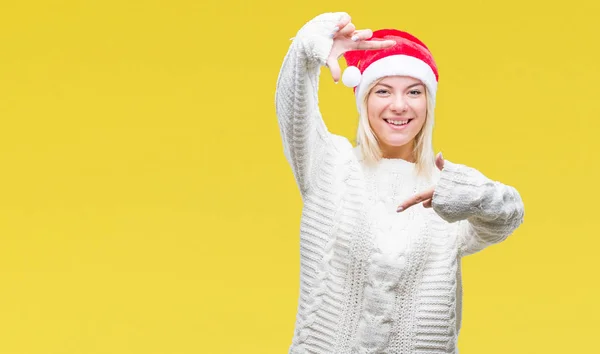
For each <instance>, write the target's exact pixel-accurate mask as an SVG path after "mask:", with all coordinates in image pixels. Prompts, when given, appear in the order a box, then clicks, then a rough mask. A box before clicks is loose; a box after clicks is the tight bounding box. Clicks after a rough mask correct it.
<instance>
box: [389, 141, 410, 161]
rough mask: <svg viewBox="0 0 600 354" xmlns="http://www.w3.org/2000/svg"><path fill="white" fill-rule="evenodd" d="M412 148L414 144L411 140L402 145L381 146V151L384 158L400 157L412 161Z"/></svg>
mask: <svg viewBox="0 0 600 354" xmlns="http://www.w3.org/2000/svg"><path fill="white" fill-rule="evenodd" d="M380 146H381V145H380ZM413 150H414V145H413V143H412V142H411V143H408V144H404V145H402V146H381V153H382V157H383V158H384V159H402V160H406V161H408V162H413V163H414V162H415V161H416V159H415V156H414V154H413Z"/></svg>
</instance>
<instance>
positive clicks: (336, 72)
mask: <svg viewBox="0 0 600 354" xmlns="http://www.w3.org/2000/svg"><path fill="white" fill-rule="evenodd" d="M327 67H328V68H329V71H330V72H331V77H332V78H333V81H335V83H336V84H337V83H338V82H339V81H340V76H341V72H342V71H341V69H340V64H339V63H338V61H337V59H335V57H334V56H330V57H329V58H328V59H327Z"/></svg>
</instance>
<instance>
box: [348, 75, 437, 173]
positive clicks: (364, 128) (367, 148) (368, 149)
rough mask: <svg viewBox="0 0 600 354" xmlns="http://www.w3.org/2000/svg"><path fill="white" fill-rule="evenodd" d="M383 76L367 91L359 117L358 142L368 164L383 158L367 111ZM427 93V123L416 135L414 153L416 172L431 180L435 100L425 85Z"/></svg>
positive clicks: (433, 160) (433, 159)
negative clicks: (371, 95) (371, 96)
mask: <svg viewBox="0 0 600 354" xmlns="http://www.w3.org/2000/svg"><path fill="white" fill-rule="evenodd" d="M382 79H383V78H381V79H379V80H375V81H374V82H373V83H372V84H371V85H369V88H368V90H367V91H366V92H367V93H366V94H365V97H364V99H363V101H362V102H361V107H360V115H359V118H358V131H357V133H356V143H357V145H358V147H359V148H360V150H361V152H362V155H363V157H364V162H365V163H366V164H368V165H374V164H376V163H377V162H379V161H380V160H381V159H382V158H383V153H382V151H381V147H380V146H379V141H378V139H377V136H376V135H375V132H373V129H372V128H371V124H370V123H369V115H368V112H367V100H368V99H369V95H370V94H371V90H372V89H373V87H374V86H375V85H377V84H378V83H379V81H381V80H382ZM425 94H426V97H427V115H426V117H425V124H423V127H422V128H421V130H420V131H419V133H418V134H417V135H416V136H415V139H414V148H413V155H414V158H415V166H416V173H417V175H418V176H422V177H425V178H426V179H428V180H430V179H431V177H432V174H433V167H434V165H435V156H434V152H433V145H432V142H433V123H434V109H435V102H434V101H433V100H432V99H431V95H430V94H429V91H428V90H427V87H426V86H425Z"/></svg>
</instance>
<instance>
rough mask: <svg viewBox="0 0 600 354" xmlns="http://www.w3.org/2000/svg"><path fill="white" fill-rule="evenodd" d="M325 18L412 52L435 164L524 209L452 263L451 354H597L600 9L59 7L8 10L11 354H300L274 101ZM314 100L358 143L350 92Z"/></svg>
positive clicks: (4, 108)
mask: <svg viewBox="0 0 600 354" xmlns="http://www.w3.org/2000/svg"><path fill="white" fill-rule="evenodd" d="M327 11H346V12H348V13H350V14H351V15H352V16H353V20H354V23H355V24H356V25H357V27H359V28H367V27H368V28H372V29H377V28H382V27H396V28H399V29H404V30H408V31H409V32H412V33H414V34H415V35H417V36H418V37H419V38H421V39H422V40H423V41H424V42H425V43H426V44H427V45H428V46H429V47H430V49H431V50H432V52H433V54H434V56H435V58H436V60H437V63H438V65H439V70H440V86H439V91H438V106H437V109H436V114H437V117H436V118H437V123H436V124H437V125H436V130H435V137H434V138H435V141H434V144H435V148H436V150H441V151H442V152H443V153H444V156H445V157H446V158H447V159H448V160H450V161H453V162H458V163H463V164H466V165H469V166H472V167H475V168H477V169H479V170H480V171H482V172H483V173H484V174H486V175H487V176H488V177H490V178H492V179H495V180H499V181H502V182H504V183H506V184H510V185H513V186H515V187H516V188H517V189H518V190H519V191H520V193H521V195H522V197H523V200H524V202H525V207H526V215H525V223H524V224H523V225H522V226H521V228H520V229H518V230H517V232H516V233H515V234H514V235H513V236H511V237H510V238H509V239H508V240H507V241H506V242H504V243H502V244H500V245H497V246H493V247H491V248H489V249H487V250H485V251H483V252H482V253H479V254H477V255H473V256H470V257H467V258H465V259H464V260H463V267H464V269H463V272H464V274H463V276H464V279H463V280H464V292H465V293H464V313H463V315H464V318H463V329H462V331H461V336H460V341H459V348H460V351H461V354H462V353H464V354H468V353H486V354H493V353H502V354H506V353H584V352H586V353H589V352H591V351H593V350H596V349H597V347H598V345H597V335H598V332H599V330H600V325H599V324H598V323H599V321H598V318H599V317H600V310H599V306H598V299H600V290H599V289H600V284H599V282H598V271H599V270H600V269H599V268H600V267H599V266H598V265H599V264H598V258H599V256H598V254H599V251H598V249H599V247H600V241H599V238H598V236H599V234H600V233H599V231H598V229H599V225H598V221H599V217H598V214H597V211H598V205H597V203H598V201H599V200H600V195H599V193H598V187H597V181H598V179H599V177H600V175H599V173H598V171H599V168H598V157H597V151H598V149H600V137H599V136H598V133H599V129H598V128H599V127H600V123H599V119H600V108H599V105H598V93H599V89H598V82H599V80H600V69H599V68H598V65H599V64H598V63H600V54H599V52H598V44H597V36H598V33H599V32H600V31H599V29H600V28H599V26H598V24H597V19H598V16H599V14H600V5H599V2H598V1H595V0H587V1H584V0H573V1H567V2H561V3H553V2H547V1H542V0H538V1H522V0H518V1H517V0H507V1H502V2H490V3H486V2H482V1H474V0H471V1H467V0H457V1H425V2H423V1H396V2H390V1H386V2H365V1H345V2H337V3H335V2H323V1H315V0H303V1H287V2H286V1H278V2H272V1H270V0H256V1H231V0H223V1H215V0H210V1H202V0H200V1H198V0H197V1H189V0H186V1H184V0H170V1H166V0H164V1H123V0H120V1H115V0H110V1H108V0H104V1H91V0H89V1H68V0H64V1H3V2H2V4H1V5H0V124H1V128H0V168H1V172H0V354H34V353H35V354H51V353H57V354H58V353H60V354H88V353H89V354H92V353H94V354H95V353H107V354H113V353H114V354H120V353H135V354H138V353H139V354H152V353H164V354H184V353H185V354H188V353H209V354H213V353H215V354H217V353H262V354H268V353H285V352H287V348H288V346H289V343H290V342H291V338H292V331H293V324H294V320H295V311H296V305H297V296H298V276H299V269H298V267H299V254H298V252H299V245H298V228H299V218H300V211H301V200H300V197H299V193H298V190H297V187H296V185H295V182H294V179H293V175H292V172H291V169H290V168H289V166H288V165H287V163H286V161H285V158H284V155H283V148H282V145H281V140H280V137H279V130H278V126H277V122H276V117H275V108H274V89H275V82H276V79H277V74H278V71H279V68H280V65H281V61H282V59H283V56H284V55H285V53H286V51H287V48H288V45H289V43H290V42H289V39H290V38H291V37H293V36H294V35H295V33H296V31H297V30H298V29H299V28H300V27H301V26H302V25H303V24H304V23H305V22H306V21H308V20H309V19H311V18H312V17H314V16H316V15H318V14H320V13H322V12H327ZM320 96H321V109H322V112H323V114H324V116H325V120H326V123H327V125H328V127H329V129H330V130H331V131H332V132H334V133H337V134H341V135H345V136H347V137H349V138H352V139H353V138H354V133H355V127H356V118H357V117H356V114H355V106H354V100H353V96H352V94H351V90H350V89H348V88H345V87H344V86H343V85H341V84H340V85H334V84H333V83H332V81H331V79H330V77H329V72H328V71H327V70H326V69H325V70H323V71H322V75H321V91H320Z"/></svg>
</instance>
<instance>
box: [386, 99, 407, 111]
mask: <svg viewBox="0 0 600 354" xmlns="http://www.w3.org/2000/svg"><path fill="white" fill-rule="evenodd" d="M390 109H391V110H392V111H393V112H395V113H402V112H404V111H406V110H407V109H408V104H407V102H406V98H405V97H404V96H402V95H396V96H394V97H393V98H392V103H390Z"/></svg>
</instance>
